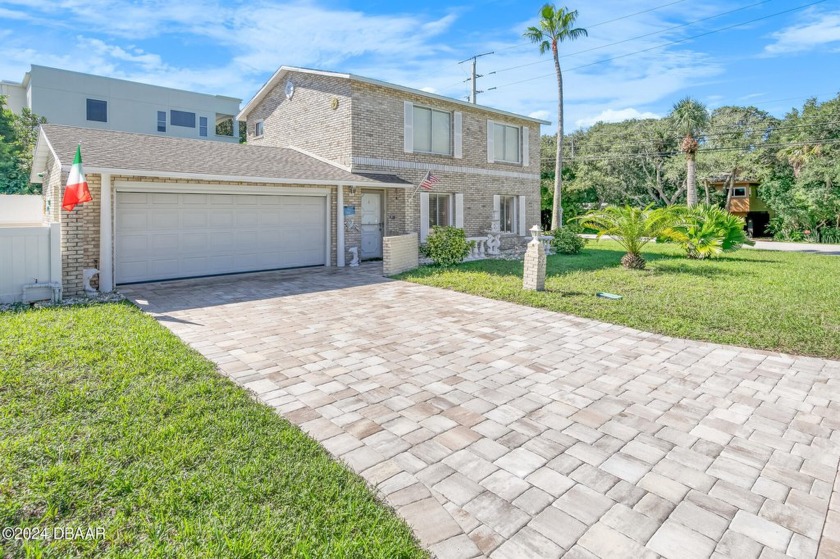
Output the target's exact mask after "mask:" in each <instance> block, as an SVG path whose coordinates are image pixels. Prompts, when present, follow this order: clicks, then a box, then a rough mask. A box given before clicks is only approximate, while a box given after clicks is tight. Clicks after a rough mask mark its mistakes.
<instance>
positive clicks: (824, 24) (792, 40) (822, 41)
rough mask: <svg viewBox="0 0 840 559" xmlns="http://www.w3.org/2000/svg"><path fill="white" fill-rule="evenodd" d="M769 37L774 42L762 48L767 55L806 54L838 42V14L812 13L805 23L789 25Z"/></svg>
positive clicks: (839, 33)
mask: <svg viewBox="0 0 840 559" xmlns="http://www.w3.org/2000/svg"><path fill="white" fill-rule="evenodd" d="M771 36H772V37H773V39H775V41H774V42H773V43H771V44H769V45H767V46H766V47H764V53H765V54H767V55H779V54H788V53H796V52H806V51H809V50H813V49H816V48H819V47H821V46H824V45H829V44H831V43H837V42H840V12H833V13H826V14H821V15H816V14H813V13H812V14H811V15H809V16H807V22H803V23H797V24H794V25H791V26H790V27H788V28H786V29H783V30H781V31H779V32H777V33H773V34H772V35H771Z"/></svg>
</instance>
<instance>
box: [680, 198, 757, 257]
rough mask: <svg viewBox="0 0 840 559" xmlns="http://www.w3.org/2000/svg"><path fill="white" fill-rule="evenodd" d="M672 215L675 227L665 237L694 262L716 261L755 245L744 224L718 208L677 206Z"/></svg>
mask: <svg viewBox="0 0 840 559" xmlns="http://www.w3.org/2000/svg"><path fill="white" fill-rule="evenodd" d="M671 211H672V212H673V216H674V224H673V225H672V226H671V227H669V228H668V229H666V230H665V231H664V232H663V236H664V237H666V238H668V239H670V240H671V241H673V242H675V243H677V244H679V245H680V246H682V248H683V249H684V250H685V252H686V255H687V256H688V257H689V258H691V259H694V260H702V259H704V258H714V257H715V256H719V255H720V254H722V253H723V252H726V251H731V250H737V249H739V248H741V246H743V245H754V244H755V243H754V242H753V241H751V240H750V239H748V238H747V235H746V233H745V232H744V220H743V219H742V218H740V217H738V216H735V215H732V214H731V213H729V212H727V211H726V210H724V209H722V208H719V207H717V206H705V205H700V206H696V207H694V208H686V207H685V206H676V207H674V208H672V209H671Z"/></svg>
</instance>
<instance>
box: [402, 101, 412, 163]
mask: <svg viewBox="0 0 840 559" xmlns="http://www.w3.org/2000/svg"><path fill="white" fill-rule="evenodd" d="M403 112H404V121H403V144H404V150H405V152H406V153H413V152H414V104H413V103H410V102H408V101H405V104H404V105H403Z"/></svg>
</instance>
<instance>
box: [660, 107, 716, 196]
mask: <svg viewBox="0 0 840 559" xmlns="http://www.w3.org/2000/svg"><path fill="white" fill-rule="evenodd" d="M670 119H671V122H673V123H674V126H675V127H676V129H677V131H678V132H679V133H680V134H681V135H682V136H683V140H682V144H680V150H682V152H683V153H685V160H686V175H687V176H686V203H687V204H688V207H693V206H696V205H697V184H696V183H697V179H696V174H697V164H696V157H697V149H698V148H699V147H700V142H699V141H698V140H697V137H698V136H699V135H700V132H701V131H702V129H703V127H704V126H706V123H707V122H708V121H709V113H708V112H707V111H706V106H705V105H704V104H703V103H701V102H700V101H696V100H694V99H692V98H691V97H686V98H685V99H682V100H680V101H679V102H677V104H676V105H674V108H673V109H672V110H671V116H670Z"/></svg>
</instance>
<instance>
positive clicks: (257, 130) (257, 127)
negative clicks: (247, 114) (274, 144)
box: [254, 120, 265, 138]
mask: <svg viewBox="0 0 840 559" xmlns="http://www.w3.org/2000/svg"><path fill="white" fill-rule="evenodd" d="M264 133H265V128H264V126H263V121H261V120H258V121H257V122H256V123H255V124H254V136H255V137H257V138H259V137H260V136H262V135H263V134H264Z"/></svg>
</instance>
